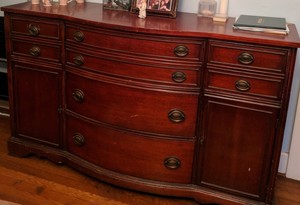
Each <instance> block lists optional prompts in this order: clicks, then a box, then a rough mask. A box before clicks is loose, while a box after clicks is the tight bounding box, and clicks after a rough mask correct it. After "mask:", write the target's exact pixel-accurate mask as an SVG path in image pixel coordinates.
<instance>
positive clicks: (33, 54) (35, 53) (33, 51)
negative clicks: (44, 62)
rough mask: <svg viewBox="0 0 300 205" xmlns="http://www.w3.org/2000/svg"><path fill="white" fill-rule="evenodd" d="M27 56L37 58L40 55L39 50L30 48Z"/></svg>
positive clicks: (35, 47)
mask: <svg viewBox="0 0 300 205" xmlns="http://www.w3.org/2000/svg"><path fill="white" fill-rule="evenodd" d="M29 54H30V55H32V56H34V57H37V56H39V55H40V54H41V49H40V48H39V47H38V46H32V47H31V48H30V49H29Z"/></svg>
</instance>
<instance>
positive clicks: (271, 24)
mask: <svg viewBox="0 0 300 205" xmlns="http://www.w3.org/2000/svg"><path fill="white" fill-rule="evenodd" d="M233 26H238V27H256V28H267V29H282V30H286V20H285V18H277V17H267V16H250V15H240V16H239V18H238V19H237V20H236V21H235V23H234V25H233Z"/></svg>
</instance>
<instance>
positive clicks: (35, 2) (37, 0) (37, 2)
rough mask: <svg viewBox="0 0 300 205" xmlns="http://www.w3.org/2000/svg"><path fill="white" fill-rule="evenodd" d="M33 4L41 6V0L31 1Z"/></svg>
mask: <svg viewBox="0 0 300 205" xmlns="http://www.w3.org/2000/svg"><path fill="white" fill-rule="evenodd" d="M31 4H40V0H31Z"/></svg>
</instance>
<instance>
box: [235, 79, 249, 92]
mask: <svg viewBox="0 0 300 205" xmlns="http://www.w3.org/2000/svg"><path fill="white" fill-rule="evenodd" d="M235 88H236V89H237V90H238V91H242V92H246V91H248V90H250V88H251V86H250V83H249V82H248V81H246V80H238V81H236V82H235Z"/></svg>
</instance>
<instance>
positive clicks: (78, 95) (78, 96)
mask: <svg viewBox="0 0 300 205" xmlns="http://www.w3.org/2000/svg"><path fill="white" fill-rule="evenodd" d="M72 96H73V99H74V100H75V101H76V102H79V103H82V102H83V101H84V92H83V91H82V90H80V89H75V90H74V91H73V93H72Z"/></svg>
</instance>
